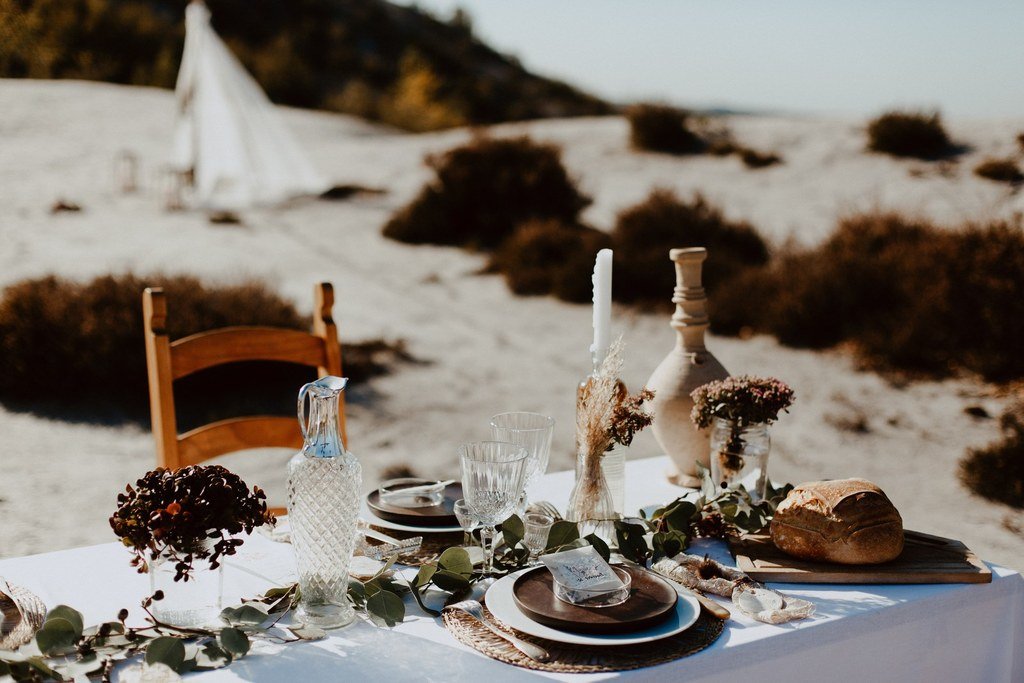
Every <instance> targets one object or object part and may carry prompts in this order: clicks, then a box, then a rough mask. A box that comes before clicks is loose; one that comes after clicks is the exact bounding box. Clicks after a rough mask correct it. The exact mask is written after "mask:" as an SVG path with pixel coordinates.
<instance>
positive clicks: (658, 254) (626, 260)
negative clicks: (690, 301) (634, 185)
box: [612, 190, 768, 304]
mask: <svg viewBox="0 0 1024 683" xmlns="http://www.w3.org/2000/svg"><path fill="white" fill-rule="evenodd" d="M612 243H613V246H614V248H615V261H616V262H615V274H616V276H615V279H614V281H613V296H614V297H615V299H617V300H619V301H623V302H637V303H643V304H651V303H656V304H662V303H665V304H667V303H668V302H669V300H670V298H671V296H672V289H673V288H674V287H675V270H674V268H672V264H671V262H670V261H669V257H668V253H669V250H670V249H673V248H676V247H707V249H708V260H707V261H705V263H704V284H705V286H706V287H707V288H708V291H711V292H713V291H715V290H716V288H717V287H718V286H719V285H721V284H722V283H724V282H726V281H728V280H729V279H731V278H734V277H736V276H737V275H738V274H739V273H741V272H743V271H744V270H746V269H748V268H752V267H756V266H760V265H763V264H765V263H767V261H768V247H767V245H766V244H765V242H764V240H762V239H761V237H760V236H759V235H758V234H757V232H756V231H755V230H754V228H753V227H751V226H750V225H749V224H747V223H742V222H738V223H737V222H731V221H728V220H726V219H725V218H724V217H723V216H722V212H721V211H720V210H719V209H717V208H716V207H714V206H712V205H711V204H709V203H708V202H707V201H706V200H705V199H704V198H703V197H702V196H701V195H699V194H698V195H696V196H695V197H694V198H693V200H692V201H690V202H688V203H687V202H684V201H682V200H680V199H679V197H678V196H676V194H675V193H673V192H671V191H669V190H654V191H653V192H651V194H650V195H649V196H648V197H647V199H645V200H644V201H643V202H641V203H640V204H637V205H636V206H633V207H630V208H627V209H626V210H624V211H622V212H621V213H620V214H619V215H618V217H617V219H616V223H615V228H614V230H613V231H612Z"/></svg>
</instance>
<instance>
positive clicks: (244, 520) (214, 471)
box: [110, 465, 276, 581]
mask: <svg viewBox="0 0 1024 683" xmlns="http://www.w3.org/2000/svg"><path fill="white" fill-rule="evenodd" d="M275 521H276V520H275V518H274V516H273V515H272V514H270V512H269V511H268V509H267V496H266V494H265V493H263V491H261V490H260V488H259V487H258V486H254V487H253V488H252V491H250V490H249V488H248V486H247V485H246V483H245V482H244V481H242V480H241V479H240V478H239V477H238V475H236V474H234V473H232V472H230V471H229V470H227V469H226V468H224V467H221V466H220V465H190V466H188V467H183V468H181V469H179V470H175V471H171V470H168V469H164V468H162V467H159V468H157V469H155V470H153V471H151V472H147V473H146V474H145V476H143V477H142V478H141V479H139V480H138V481H137V482H135V487H134V488H133V487H132V486H131V485H128V486H126V487H125V492H124V493H120V494H118V496H117V510H115V511H114V514H113V515H112V516H111V517H110V526H111V528H112V529H113V530H114V533H115V534H117V535H118V537H120V538H121V542H122V543H123V544H124V545H125V546H127V547H129V548H131V549H132V550H133V551H134V553H135V556H134V557H133V558H132V566H134V567H137V568H138V570H139V572H140V573H144V572H147V571H148V570H149V562H150V561H154V560H156V559H158V558H169V559H172V560H174V562H175V566H174V568H175V576H174V580H175V581H188V579H189V576H190V574H191V572H192V569H193V563H194V561H195V560H205V559H208V560H209V562H210V567H211V568H214V569H215V568H217V566H219V561H220V558H221V556H223V555H233V554H234V553H235V550H236V548H237V547H238V546H240V545H242V539H240V538H230V536H232V535H234V534H240V533H242V532H245V533H247V534H249V533H252V531H253V529H255V528H256V527H259V526H262V525H264V524H273V523H274V522H275ZM147 555H148V560H147Z"/></svg>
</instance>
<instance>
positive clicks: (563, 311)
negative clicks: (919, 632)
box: [0, 81, 1024, 568]
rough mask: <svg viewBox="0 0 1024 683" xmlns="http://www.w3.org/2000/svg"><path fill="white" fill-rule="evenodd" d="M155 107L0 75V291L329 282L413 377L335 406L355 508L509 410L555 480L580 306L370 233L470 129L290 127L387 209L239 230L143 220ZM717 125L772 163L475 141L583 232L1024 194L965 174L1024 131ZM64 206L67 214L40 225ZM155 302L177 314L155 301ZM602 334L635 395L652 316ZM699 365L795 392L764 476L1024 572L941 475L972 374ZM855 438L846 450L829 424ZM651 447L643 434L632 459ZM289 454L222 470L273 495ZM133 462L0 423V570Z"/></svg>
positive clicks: (769, 343)
mask: <svg viewBox="0 0 1024 683" xmlns="http://www.w3.org/2000/svg"><path fill="white" fill-rule="evenodd" d="M172 102H173V101H172V96H171V94H170V93H169V92H165V91H160V90H154V89H147V88H130V87H120V86H112V85H102V84H94V83H77V82H33V81H0V245H2V248H0V285H6V284H9V283H11V282H14V281H17V280H20V279H23V278H28V277H38V276H41V275H44V274H47V273H57V274H60V275H63V276H67V277H72V278H89V277H92V276H95V275H100V274H104V273H108V272H120V271H125V270H129V269H131V270H134V271H136V272H140V273H147V272H154V271H164V272H188V273H193V274H196V275H199V276H202V277H204V278H207V279H210V280H211V281H231V280H235V279H238V278H242V277H247V276H255V277H259V278H261V279H263V280H265V281H266V282H267V283H268V284H269V285H270V286H271V287H272V288H276V289H278V290H279V291H280V292H282V293H283V294H284V295H285V296H287V297H289V298H290V299H292V300H294V301H295V302H296V303H297V305H298V306H299V308H300V309H302V310H308V309H309V306H310V303H311V299H310V292H311V287H312V284H313V283H314V282H316V281H319V280H330V281H332V282H333V283H334V285H335V288H336V290H337V292H338V303H337V306H336V309H335V312H336V317H337V320H338V323H339V328H340V331H341V335H342V337H343V339H351V340H356V339H363V338H371V337H385V338H391V339H398V338H401V339H405V340H407V342H408V346H409V351H410V352H411V353H412V354H413V355H414V356H415V357H417V358H418V359H421V360H422V361H424V362H423V363H419V364H410V365H403V366H401V367H399V368H397V370H396V372H395V373H394V374H392V375H390V376H385V377H381V378H378V379H375V380H373V381H372V382H371V383H370V386H368V387H356V388H355V389H354V392H353V395H352V397H351V403H350V409H349V429H350V443H351V447H352V449H353V450H354V451H355V453H356V454H357V455H358V456H359V457H360V459H361V461H362V462H363V466H364V468H365V483H366V486H367V488H369V487H370V486H372V485H373V483H375V482H376V480H377V475H378V473H379V472H380V470H381V469H382V468H383V467H384V466H387V465H391V464H395V463H401V462H405V463H409V464H410V465H411V466H413V467H414V468H415V469H416V470H418V471H419V472H422V473H423V474H428V475H438V476H442V475H443V476H448V475H453V474H454V473H455V471H456V468H457V458H456V455H455V446H456V445H457V444H458V443H459V442H460V441H464V440H468V439H474V438H480V437H483V436H485V435H486V433H487V430H486V427H487V418H488V416H490V415H491V414H492V413H496V412H500V411H503V410H518V409H524V410H538V411H543V412H546V413H548V414H551V415H553V416H554V417H555V418H556V420H557V421H558V426H557V427H556V435H555V443H554V448H553V455H552V464H551V468H552V469H567V468H569V467H570V466H571V464H572V462H573V456H572V430H571V426H570V425H571V421H572V417H573V403H574V396H575V386H576V383H577V382H578V381H579V379H580V378H581V377H582V376H583V375H584V374H585V373H586V372H587V371H588V369H589V354H588V346H589V343H590V336H591V328H590V315H591V314H590V309H589V308H588V307H586V306H574V305H569V304H564V303H561V302H558V301H556V300H554V299H551V298H517V297H515V296H513V295H512V294H511V293H510V292H509V291H508V290H507V288H506V287H505V284H504V282H503V281H502V280H501V279H500V278H499V277H496V276H483V275H479V274H477V271H479V270H480V268H481V267H482V266H483V264H484V261H485V258H484V257H483V256H481V255H474V254H471V253H467V252H464V251H462V250H459V249H453V248H442V247H410V246H407V245H403V244H399V243H397V242H392V241H389V240H386V239H384V238H383V237H382V236H381V234H380V227H381V225H382V224H383V223H384V221H385V220H386V219H387V217H388V216H389V215H390V214H391V213H392V212H393V211H394V210H395V209H396V208H398V207H399V206H401V205H402V204H404V203H405V202H406V201H408V200H409V198H410V197H412V196H413V195H414V194H415V192H416V191H417V190H418V189H419V187H420V186H421V185H422V184H423V182H425V181H426V180H428V179H429V177H430V173H429V171H428V170H427V169H426V168H425V167H424V166H423V165H422V163H421V162H422V158H423V156H424V154H428V153H431V152H438V151H442V150H444V149H447V148H448V147H450V146H452V145H453V144H456V143H458V142H460V141H463V140H465V139H466V138H467V136H468V135H470V133H469V132H468V131H464V130H457V131H449V132H444V133H434V134H426V135H409V134H405V133H400V132H397V131H393V130H391V129H388V128H386V127H382V126H376V125H371V124H368V123H365V122H362V121H359V120H356V119H353V118H351V117H346V116H340V115H332V114H325V113H317V112H305V111H292V110H289V111H286V120H287V122H288V123H289V125H290V126H291V127H292V129H293V130H294V131H295V132H296V134H297V135H298V137H299V139H300V141H301V142H302V144H303V146H304V147H305V148H306V149H308V150H309V152H310V155H311V158H312V160H313V161H314V163H315V164H316V165H317V167H318V168H319V169H320V170H321V171H322V172H323V173H325V174H326V175H327V176H328V177H330V178H331V179H332V180H333V181H334V182H336V183H355V184H359V185H363V186H370V187H380V188H383V189H385V190H386V191H387V192H386V193H385V194H383V195H373V196H363V197H356V198H354V199H352V200H349V201H346V202H323V201H314V200H309V201H300V202H295V203H294V204H293V205H291V206H289V207H286V208H282V209H277V210H261V211H253V212H248V213H246V214H244V216H243V225H241V226H214V225H211V224H209V223H208V221H207V220H206V218H205V216H203V215H201V214H198V213H192V212H179V213H166V212H164V211H163V210H162V208H161V201H160V197H159V193H158V192H157V191H156V189H155V183H154V180H153V178H154V177H155V174H156V172H157V170H158V168H159V167H160V165H161V164H162V163H164V161H165V159H166V158H167V155H168V152H169V150H170V146H171V134H170V131H171V129H172V126H171V122H172V117H173V104H172ZM728 123H729V125H730V126H731V127H732V128H733V130H734V132H735V134H736V136H737V137H738V138H739V139H740V140H742V141H743V142H744V143H746V144H749V145H751V146H753V147H756V148H758V149H763V150H769V151H775V152H777V153H779V154H781V155H782V157H783V158H784V160H785V163H784V164H783V165H781V166H776V167H772V168H769V169H765V170H760V171H750V170H747V169H745V168H744V167H743V165H742V164H741V163H740V161H739V160H738V159H736V158H715V157H699V158H685V157H684V158H673V157H666V156H659V155H652V154H637V153H634V152H632V151H630V150H629V149H628V140H627V132H628V131H627V127H626V123H625V122H624V121H623V120H622V119H619V118H614V117H611V118H603V119H577V120H556V121H542V122H534V123H526V124H515V125H505V126H499V127H496V128H495V132H496V133H497V134H518V133H524V132H525V133H529V134H530V135H532V136H534V137H536V138H538V139H542V140H551V141H554V142H558V143H559V144H561V145H563V146H564V148H565V161H566V164H567V166H568V167H569V169H570V171H571V172H572V173H573V174H574V175H575V176H576V177H577V178H578V179H579V180H580V183H581V186H582V188H583V189H584V191H585V192H587V193H588V194H590V195H592V196H593V197H594V199H595V201H594V204H593V205H592V206H591V207H590V208H589V209H588V210H587V212H586V213H585V219H586V220H588V221H590V222H592V223H593V224H594V225H596V226H597V227H600V228H607V227H608V226H609V225H610V224H611V222H612V220H613V218H614V215H615V213H616V212H617V211H619V210H620V209H622V208H624V207H626V206H628V205H630V204H632V203H634V202H636V201H639V200H640V199H642V198H643V197H644V196H645V195H646V194H647V193H648V192H649V190H650V189H651V188H652V187H653V186H667V187H673V188H676V189H678V190H679V191H680V192H681V193H682V194H684V195H686V194H689V193H691V192H693V191H695V190H700V191H702V192H704V193H705V194H706V195H707V196H708V197H709V198H710V199H712V200H713V201H714V202H715V203H717V204H720V205H721V206H723V208H724V210H725V213H726V214H727V215H728V216H729V217H730V218H741V219H746V220H749V221H750V222H751V223H753V224H754V225H755V226H756V227H757V228H759V229H760V230H761V231H762V232H763V234H765V235H766V236H768V237H769V238H770V239H771V240H773V241H774V242H776V243H781V242H783V241H785V240H788V239H794V240H797V241H800V242H804V243H808V244H810V243H814V242H816V241H818V240H820V239H822V238H823V237H824V236H825V235H827V234H828V232H829V231H830V230H831V229H832V227H833V225H834V224H835V219H836V217H837V216H839V215H842V214H844V213H848V212H851V211H854V210H858V209H866V208H874V207H880V208H897V209H902V210H906V211H909V212H915V213H921V214H923V215H926V216H929V217H931V218H934V219H936V220H938V221H941V222H946V223H954V222H960V221H963V220H965V219H975V220H982V219H985V218H989V217H1000V216H1010V215H1012V214H1013V213H1014V212H1017V211H1021V210H1024V200H1022V197H1021V195H1019V194H1013V193H1012V192H1011V191H1010V190H1008V189H1006V188H1005V187H1004V186H1002V185H1000V184H997V183H992V182H988V181H984V180H981V179H978V178H976V177H974V176H973V175H972V173H971V169H972V168H973V166H974V164H975V163H976V162H977V160H978V159H980V158H982V157H984V156H987V155H989V154H999V155H1003V156H1005V155H1008V154H1010V153H1011V152H1012V151H1013V149H1014V145H1015V142H1014V136H1015V135H1016V133H1017V132H1019V131H1020V130H1024V121H1002V122H996V121H984V122H966V121H965V122H960V121H950V122H948V127H949V129H950V131H951V134H952V135H953V137H954V138H955V139H957V140H959V141H963V142H965V143H967V144H969V145H970V146H971V147H972V151H971V152H969V153H968V154H966V155H965V156H964V157H963V159H962V160H961V162H960V163H959V164H956V165H954V166H953V167H951V168H950V169H949V170H947V171H945V174H943V173H939V171H938V170H937V167H936V166H935V165H928V164H923V163H920V162H910V161H895V160H892V159H890V158H887V157H883V156H879V155H873V154H867V153H865V152H863V151H862V148H863V133H862V130H861V128H860V126H861V123H860V122H858V121H852V120H847V121H840V120H818V119H810V118H799V117H732V118H730V119H729V121H728ZM122 149H130V150H132V151H133V152H135V153H136V154H137V155H138V157H139V159H140V162H141V170H142V176H141V180H142V184H143V188H142V191H140V192H139V193H137V194H133V195H121V194H119V193H117V192H116V191H115V185H114V182H113V179H112V174H111V172H112V166H113V159H114V156H115V154H116V153H117V152H118V151H119V150H122ZM912 172H913V173H914V174H916V175H918V176H919V177H914V176H913V175H912ZM58 197H64V198H66V199H69V200H72V201H75V202H77V203H79V204H81V205H82V207H83V211H82V212H81V213H77V214H63V215H57V216H51V215H50V214H49V213H48V208H49V206H50V205H51V204H52V202H53V201H54V200H55V199H57V198H58ZM665 267H666V268H670V267H671V264H670V263H669V261H668V260H667V255H666V262H665ZM670 295H671V292H665V296H666V299H667V298H668V297H669V296H670ZM170 307H171V314H172V315H173V301H171V302H170ZM613 327H614V330H615V332H616V333H618V332H621V333H622V334H623V335H624V337H625V341H626V344H627V347H626V367H625V373H624V374H625V376H624V379H625V380H626V382H627V384H628V385H630V386H631V387H639V386H640V385H641V384H642V383H643V381H644V380H645V379H646V378H647V376H648V375H649V374H650V372H651V371H652V370H653V368H654V367H655V366H656V365H657V363H658V362H659V361H660V360H661V358H662V357H663V356H664V354H665V353H666V352H667V351H668V350H669V349H670V348H671V346H672V343H673V332H672V330H671V329H670V328H669V326H668V317H667V315H653V314H638V313H635V312H632V311H629V310H627V309H623V308H616V312H615V317H614V319H613ZM140 343H141V342H140ZM710 346H711V347H712V348H713V349H714V351H715V353H716V355H718V357H719V358H720V359H721V360H722V362H723V363H724V364H725V366H726V367H727V368H729V369H730V370H731V371H732V372H734V373H741V372H754V373H762V374H771V375H775V376H778V377H780V378H782V379H784V380H786V381H787V382H789V383H790V384H791V385H792V386H793V387H794V388H795V389H796V392H797V403H796V406H795V407H794V409H793V412H792V414H791V415H788V416H785V417H784V418H783V419H782V420H781V421H780V422H779V424H778V425H777V426H776V427H775V428H773V431H772V436H773V440H774V448H773V452H772V459H771V462H770V470H771V472H772V475H773V477H774V478H776V479H779V480H790V481H794V482H797V481H804V480H810V479H818V478H835V477H846V476H864V477H867V478H869V479H872V480H873V481H875V482H877V483H878V484H879V485H880V486H882V487H883V488H884V489H885V490H886V492H887V493H888V494H889V495H890V497H891V498H892V500H893V501H894V502H895V503H896V505H897V507H898V508H899V509H900V511H901V512H902V514H903V517H904V519H905V522H906V524H907V526H908V527H910V528H914V529H920V530H922V531H928V532H932V533H937V534H943V535H949V536H953V537H957V538H961V539H963V540H964V541H966V542H967V543H968V544H969V545H970V546H972V547H973V548H974V549H976V550H977V551H978V552H979V553H981V554H982V555H983V556H984V557H985V558H986V559H990V560H992V561H997V562H1001V563H1005V564H1009V565H1011V566H1015V567H1018V568H1020V567H1024V537H1022V536H1021V535H1020V533H1019V532H1014V531H1012V530H1010V529H1009V528H1008V527H1011V526H1014V525H1016V526H1017V527H1021V526H1024V516H1022V515H1021V513H1019V512H1013V511H1011V509H1010V508H1007V507H1005V506H1000V505H994V504H990V503H988V502H986V501H983V500H980V499H978V498H975V497H972V496H971V495H969V494H968V492H967V490H966V489H964V488H963V487H962V486H961V485H960V484H959V483H958V481H957V480H956V463H957V461H958V459H959V458H960V457H961V455H962V454H963V452H964V450H965V448H966V447H968V446H970V445H980V444H984V443H986V442H988V441H989V440H992V439H994V438H995V437H996V436H997V434H998V428H997V425H996V422H995V421H994V420H985V419H978V418H975V417H971V416H970V415H967V414H965V412H964V409H965V408H966V407H967V406H971V405H982V406H984V407H985V408H986V409H987V410H988V411H989V412H990V413H991V414H993V415H995V414H998V413H999V412H1000V410H1001V408H1002V407H1003V405H1004V399H1003V398H1001V397H1000V396H999V395H998V394H997V393H996V392H995V391H994V390H993V389H992V388H991V387H989V386H987V385H984V384H982V383H979V382H975V381H971V380H966V379H961V380H949V381H945V382H919V383H913V384H910V385H909V386H906V387H898V386H894V385H892V384H891V383H889V382H888V381H886V380H885V379H883V378H881V377H879V376H878V375H875V374H872V373H866V372H860V371H858V370H857V369H856V367H855V365H854V363H853V361H852V360H851V359H850V358H848V357H847V356H845V355H843V354H842V353H840V352H826V353H815V352H808V351H798V350H792V349H786V348H783V347H780V346H779V345H778V344H777V343H776V342H774V340H772V339H769V338H765V337H757V338H754V339H751V340H746V341H741V340H737V339H723V338H712V339H711V340H710ZM111 381H112V382H116V378H111ZM862 418H863V422H864V425H863V427H864V428H863V429H862V430H860V431H857V430H851V429H849V428H844V427H843V425H844V424H845V425H849V424H855V423H857V422H860V421H861V420H862ZM657 450H658V449H657V445H656V444H655V443H654V441H653V438H652V437H651V436H650V434H646V433H645V434H643V435H641V437H640V438H638V439H637V441H636V442H635V444H634V446H633V447H632V448H631V451H630V457H643V456H647V455H653V454H656V453H657ZM289 455H290V454H288V453H284V454H281V453H265V452H261V453H259V454H258V455H249V454H246V455H245V456H232V457H230V458H228V459H227V461H228V465H229V466H230V467H234V468H236V469H237V470H238V471H239V472H240V473H241V474H242V475H243V477H245V478H246V479H247V480H249V481H250V483H257V482H258V483H259V484H260V485H262V486H265V487H266V488H268V489H269V490H270V492H271V494H272V496H273V495H276V496H277V497H278V500H280V495H281V491H282V482H283V479H284V471H283V463H284V460H286V459H287V457H289ZM153 458H154V456H153V450H152V444H151V441H150V437H149V434H148V432H147V431H146V430H143V429H140V428H138V427H133V426H127V427H110V426H96V425H87V424H72V423H67V422H60V421H52V420H46V419H42V418H39V417H35V416H32V415H27V414H15V413H11V412H9V411H7V410H4V409H0V472H2V476H0V515H2V519H3V524H2V525H0V557H8V556H15V555H22V554H27V553H33V552H43V551H49V550H55V549H58V548H64V547H71V546H77V545H84V544H89V543H99V542H106V541H110V540H113V536H112V534H111V532H110V530H109V528H108V527H107V524H106V519H107V516H108V515H109V513H110V512H111V511H112V509H113V505H114V497H115V495H116V492H117V491H118V490H119V489H120V488H121V487H123V486H124V484H125V483H127V482H128V481H133V480H134V479H135V478H136V477H138V476H139V475H141V474H142V473H143V472H145V471H146V470H147V469H149V468H150V467H151V466H152V465H153ZM651 502H652V503H660V502H664V501H651Z"/></svg>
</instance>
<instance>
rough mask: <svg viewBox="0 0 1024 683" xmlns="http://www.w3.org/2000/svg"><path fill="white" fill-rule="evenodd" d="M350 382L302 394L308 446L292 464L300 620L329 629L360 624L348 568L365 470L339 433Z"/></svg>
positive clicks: (325, 380) (314, 385)
mask: <svg viewBox="0 0 1024 683" xmlns="http://www.w3.org/2000/svg"><path fill="white" fill-rule="evenodd" d="M347 383H348V380H347V379H343V378H341V377H322V378H320V379H318V380H317V381H315V382H311V383H309V384H307V385H305V386H304V387H302V389H300V390H299V425H300V426H301V427H302V436H303V438H304V440H305V443H304V444H303V446H302V450H301V451H300V452H299V453H297V454H296V455H295V457H293V458H292V459H291V460H290V461H289V463H288V519H289V523H290V525H291V539H292V547H293V548H294V550H295V560H296V564H297V565H298V572H299V590H300V592H301V594H302V595H301V601H300V603H299V609H298V612H297V616H298V618H299V619H300V620H301V621H302V622H304V623H306V624H309V625H312V626H318V627H320V628H324V629H329V628H338V627H341V626H345V625H346V624H349V623H351V622H352V620H353V619H355V610H354V609H353V608H352V604H351V603H350V602H349V599H348V596H347V592H348V565H349V561H350V560H351V559H352V551H353V549H354V548H355V543H356V538H357V535H358V531H357V520H358V516H359V492H360V490H361V488H362V468H361V467H360V465H359V461H358V460H357V459H356V458H355V456H354V455H352V454H351V453H349V452H348V451H346V450H345V447H344V446H343V445H342V442H341V437H340V435H339V433H338V397H339V396H340V395H341V392H342V391H343V390H344V389H345V385H346V384H347ZM307 396H308V397H309V419H308V422H307V419H306V397H307Z"/></svg>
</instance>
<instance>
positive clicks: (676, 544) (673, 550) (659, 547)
mask: <svg viewBox="0 0 1024 683" xmlns="http://www.w3.org/2000/svg"><path fill="white" fill-rule="evenodd" d="M689 544H690V537H689V535H687V534H686V533H683V532H682V531H659V532H658V533H656V534H654V536H653V537H652V538H651V545H652V546H653V547H654V556H655V557H675V556H676V555H678V554H679V553H681V552H683V551H684V550H686V547H687V546H688V545H689Z"/></svg>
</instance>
